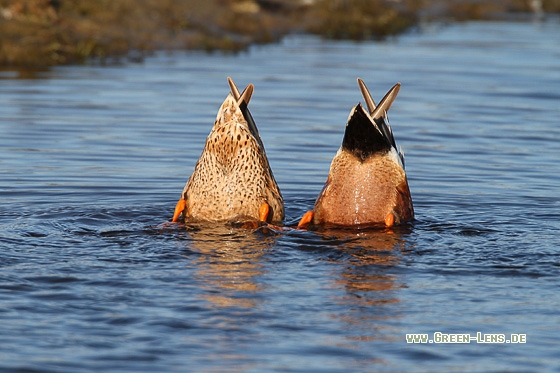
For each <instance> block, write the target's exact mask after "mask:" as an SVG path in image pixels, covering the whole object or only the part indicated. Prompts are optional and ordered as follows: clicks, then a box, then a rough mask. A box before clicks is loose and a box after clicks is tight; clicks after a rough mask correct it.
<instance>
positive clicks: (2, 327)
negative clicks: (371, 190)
mask: <svg viewBox="0 0 560 373" xmlns="http://www.w3.org/2000/svg"><path fill="white" fill-rule="evenodd" d="M559 46H560V23H559V22H558V21H557V20H550V21H543V22H499V23H480V22H471V23H463V24H455V25H450V26H445V27H441V26H438V25H428V26H426V27H425V28H424V29H422V30H421V32H418V33H414V34H409V35H404V36H400V37H397V38H394V39H390V40H387V41H384V42H362V43H354V42H345V41H322V40H320V39H318V38H315V37H310V36H293V37H288V38H286V39H284V40H283V41H282V42H281V43H279V44H276V45H267V46H258V47H253V48H251V49H250V50H249V51H248V52H246V53H240V54H237V55H223V54H218V53H217V54H204V53H198V52H188V53H170V54H169V53H158V54H156V55H155V56H153V57H150V58H148V59H146V60H145V61H144V62H143V63H139V64H135V63H126V64H122V65H116V66H76V67H57V68H52V69H50V70H48V71H44V72H38V73H37V74H36V75H35V76H34V77H33V78H29V77H27V78H21V79H18V73H16V72H9V71H4V72H0V78H2V79H0V102H2V105H1V107H0V134H1V142H0V197H1V199H2V203H1V204H0V320H1V324H0V371H6V372H10V371H14V372H19V371H21V372H93V371H107V372H113V371H114V372H117V371H118V372H123V371H130V372H155V371H161V372H172V371H179V372H187V371H193V372H217V371H228V372H385V371H386V372H410V371H424V372H448V371H485V372H502V371H508V372H535V371H539V372H546V371H558V369H559V368H558V367H559V366H560V359H559V357H558V356H559V355H558V346H559V342H560V338H559V332H560V313H559V311H558V310H559V309H560V297H559V295H558V294H559V289H560V238H559V237H560V235H559V233H560V232H559V228H560V213H559V210H560V202H559V201H560V198H559V190H560V167H559V161H560V123H559V118H560V48H559ZM227 76H231V77H232V78H233V79H234V80H235V81H236V82H237V84H238V85H240V86H242V87H244V86H245V85H246V84H249V83H253V84H254V85H255V93H254V95H253V98H252V100H251V103H250V108H251V111H252V114H253V117H254V119H255V121H256V123H257V125H258V127H259V130H260V134H261V137H262V139H263V141H264V144H265V147H266V150H267V154H268V157H269V161H270V165H271V167H272V169H273V171H274V174H275V176H276V180H277V181H278V184H279V186H280V188H281V190H282V193H283V195H284V199H285V204H286V220H285V222H284V223H285V225H288V226H289V225H293V224H295V223H297V221H298V220H299V218H300V217H301V216H302V215H303V213H304V212H305V211H307V210H309V209H311V208H312V206H313V203H314V200H315V198H316V196H317V194H318V193H319V191H320V190H321V187H322V185H323V183H324V181H325V180H326V177H327V174H328V169H329V165H330V161H331V159H332V157H333V156H334V154H335V153H336V151H337V149H338V147H339V146H340V143H341V141H342V135H343V133H344V126H345V123H346V119H347V117H348V114H349V112H350V110H351V108H352V106H353V105H355V104H357V103H358V102H359V101H363V99H362V97H361V95H360V91H359V89H358V86H357V84H356V78H357V77H361V78H362V79H363V80H364V81H365V82H366V84H367V85H368V87H369V89H370V91H371V93H372V95H373V96H374V99H376V101H379V100H380V99H381V98H382V97H383V95H384V94H385V93H386V92H387V90H388V89H389V88H390V87H391V86H393V85H394V84H395V83H396V82H401V83H402V88H401V91H400V94H399V97H398V98H397V100H396V102H395V104H394V105H393V107H392V108H391V112H390V119H391V124H392V127H393V131H394V133H395V138H396V141H397V144H398V145H399V146H400V147H402V148H403V150H404V153H405V157H406V166H407V173H408V180H409V185H410V189H411V193H412V197H413V201H414V207H415V211H416V221H414V222H413V223H412V224H411V225H408V226H404V227H399V228H396V229H393V230H319V231H295V230H294V231H286V232H275V231H270V230H264V229H259V230H256V231H255V230H250V229H242V228H233V227H229V226H224V225H215V226H209V227H205V228H203V229H186V228H185V227H181V226H179V227H178V226H172V225H171V226H169V225H166V224H163V225H162V223H165V222H167V221H169V219H170V218H171V215H172V213H173V208H174V206H175V202H176V201H177V199H178V198H179V196H180V193H181V191H182V188H183V186H184V183H185V182H186V180H187V179H188V177H189V175H190V173H191V172H192V170H193V167H194V164H195V162H196V161H197V159H198V157H199V155H200V153H201V151H202V148H203V145H204V141H205V138H206V136H207V135H208V132H209V131H210V128H211V127H212V125H213V122H214V119H215V116H216V112H217V110H218V108H219V106H220V104H221V103H222V101H223V100H224V98H225V97H226V95H227V93H228V91H229V87H228V86H227V81H226V77H227ZM435 332H441V333H460V334H470V335H471V336H473V338H474V337H476V336H477V333H481V334H482V335H486V334H503V335H505V337H506V338H507V339H508V340H509V339H510V336H511V334H512V333H513V334H525V335H526V343H516V344H514V343H479V342H477V341H476V340H473V341H471V342H470V343H463V344H450V343H447V344H444V343H414V344H413V343H407V340H406V335H407V334H411V333H425V334H428V336H429V337H430V339H433V336H434V333H435Z"/></svg>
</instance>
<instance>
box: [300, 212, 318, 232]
mask: <svg viewBox="0 0 560 373" xmlns="http://www.w3.org/2000/svg"><path fill="white" fill-rule="evenodd" d="M313 215H315V213H314V212H313V211H307V212H306V213H305V214H303V217H302V218H301V220H300V221H299V223H298V225H297V227H298V228H305V227H307V226H308V225H309V223H311V221H312V220H313Z"/></svg>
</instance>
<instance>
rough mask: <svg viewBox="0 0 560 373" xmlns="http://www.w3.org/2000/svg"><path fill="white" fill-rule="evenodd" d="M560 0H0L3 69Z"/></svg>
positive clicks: (343, 35)
mask: <svg viewBox="0 0 560 373" xmlns="http://www.w3.org/2000/svg"><path fill="white" fill-rule="evenodd" d="M550 13H560V0H501V1H477V0H449V1H445V0H421V1H413V0H206V1H204V2H201V1H196V0H98V1H95V2H94V1H88V0H0V67H4V68H6V67H17V68H32V69H33V68H44V67H48V66H54V65H67V64H81V63H99V64H107V63H115V62H119V61H122V60H136V61H141V60H142V59H143V58H144V57H145V56H147V55H149V54H150V53H152V52H154V51H158V50H204V51H208V52H212V51H223V52H226V53H235V52H238V51H242V50H245V49H246V48H247V47H248V46H250V45H253V44H262V43H273V42H277V41H279V40H280V39H281V38H282V37H284V36H286V35H289V34H295V33H311V34H316V35H319V36H321V37H324V38H330V39H350V40H381V39H383V38H386V37H389V36H392V35H398V34H401V33H404V32H407V31H409V30H412V29H414V28H416V27H418V26H419V25H421V24H422V23H424V22H434V21H437V22H441V21H445V22H456V21H459V22H460V21H467V20H500V19H512V17H513V19H534V18H542V17H545V15H546V14H550Z"/></svg>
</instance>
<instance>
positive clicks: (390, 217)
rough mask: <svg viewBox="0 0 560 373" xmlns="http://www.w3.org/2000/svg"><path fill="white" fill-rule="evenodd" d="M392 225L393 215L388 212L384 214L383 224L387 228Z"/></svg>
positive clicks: (393, 221) (393, 222)
mask: <svg viewBox="0 0 560 373" xmlns="http://www.w3.org/2000/svg"><path fill="white" fill-rule="evenodd" d="M393 225H395V215H394V214H393V213H392V212H390V213H388V214H387V216H385V226H386V227H387V228H389V227H392V226H393Z"/></svg>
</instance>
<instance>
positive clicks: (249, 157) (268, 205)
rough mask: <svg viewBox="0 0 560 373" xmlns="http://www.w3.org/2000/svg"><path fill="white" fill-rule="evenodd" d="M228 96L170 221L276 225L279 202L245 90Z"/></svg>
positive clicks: (281, 215) (281, 205)
mask: <svg viewBox="0 0 560 373" xmlns="http://www.w3.org/2000/svg"><path fill="white" fill-rule="evenodd" d="M228 82H229V85H230V89H231V92H230V94H228V96H227V97H226V99H225V101H224V103H223V104H222V106H221V107H220V110H219V111H218V115H217V117H216V122H215V123H214V127H213V128H212V130H211V131H210V134H209V135H208V137H207V139H206V144H205V146H204V150H203V151H202V154H201V155H200V158H199V160H198V162H197V163H196V165H195V168H194V171H193V173H192V174H191V176H190V178H189V180H188V181H187V184H186V185H185V188H184V189H183V193H182V194H181V198H180V200H179V202H178V203H177V206H176V208H175V213H174V215H173V221H174V222H177V221H185V222H202V221H211V222H219V221H224V222H280V221H281V220H282V219H284V202H283V199H282V194H281V193H280V189H279V188H278V185H277V183H276V180H275V179H274V175H273V174H272V170H271V169H270V165H269V163H268V158H267V157H266V152H265V149H264V146H263V143H262V140H261V138H260V135H259V131H258V129H257V126H256V125H255V122H254V120H253V117H252V116H251V113H250V112H249V109H248V107H247V105H248V104H249V100H250V99H251V95H252V94H253V89H254V87H253V85H252V84H249V85H248V86H247V87H246V88H245V90H244V91H243V93H240V92H239V90H238V89H237V86H236V85H235V83H234V82H233V80H232V79H231V78H228Z"/></svg>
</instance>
